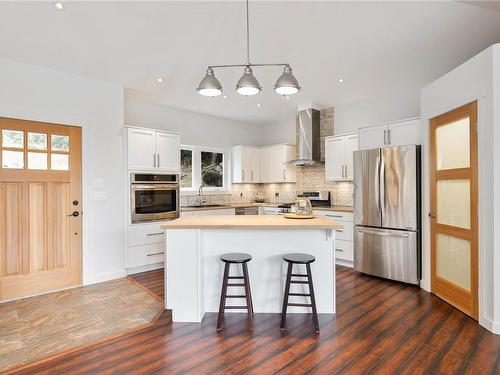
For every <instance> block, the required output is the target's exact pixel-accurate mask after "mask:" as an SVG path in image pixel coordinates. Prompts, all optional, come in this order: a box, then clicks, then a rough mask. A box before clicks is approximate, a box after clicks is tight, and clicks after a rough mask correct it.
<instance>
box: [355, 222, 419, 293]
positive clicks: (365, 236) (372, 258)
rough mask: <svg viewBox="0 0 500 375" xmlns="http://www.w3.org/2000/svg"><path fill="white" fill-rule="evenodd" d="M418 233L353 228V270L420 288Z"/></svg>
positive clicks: (360, 227)
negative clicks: (418, 285)
mask: <svg viewBox="0 0 500 375" xmlns="http://www.w3.org/2000/svg"><path fill="white" fill-rule="evenodd" d="M417 238H418V236H417V232H410V231H399V230H390V229H380V228H369V227H362V226H355V227H354V269H355V270H356V271H359V272H363V273H366V274H369V275H374V276H379V277H384V278H387V279H391V280H398V281H403V282H405V283H410V284H418V256H417V252H418V244H417Z"/></svg>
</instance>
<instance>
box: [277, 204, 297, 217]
mask: <svg viewBox="0 0 500 375" xmlns="http://www.w3.org/2000/svg"><path fill="white" fill-rule="evenodd" d="M293 204H294V203H281V204H279V205H278V215H283V214H289V213H290V212H292V205H293Z"/></svg>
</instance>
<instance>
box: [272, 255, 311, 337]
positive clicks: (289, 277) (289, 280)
mask: <svg viewBox="0 0 500 375" xmlns="http://www.w3.org/2000/svg"><path fill="white" fill-rule="evenodd" d="M292 268H293V263H291V262H288V271H287V274H286V284H285V295H284V297H283V309H282V312H281V325H280V329H281V330H284V329H285V323H286V311H287V307H288V306H298V307H311V308H312V318H313V323H314V329H315V330H316V332H317V333H319V322H318V311H317V309H316V298H315V296H314V287H313V281H312V273H311V265H310V264H309V263H307V264H306V274H294V273H292ZM292 277H301V278H302V277H306V278H307V281H303V280H292ZM290 284H307V285H308V287H309V294H307V293H290ZM290 296H300V297H310V298H311V303H310V304H309V303H292V302H289V298H290Z"/></svg>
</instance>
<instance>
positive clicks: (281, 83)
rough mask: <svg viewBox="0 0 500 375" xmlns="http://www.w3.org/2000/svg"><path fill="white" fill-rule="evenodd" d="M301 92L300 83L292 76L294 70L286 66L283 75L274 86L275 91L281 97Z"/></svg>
mask: <svg viewBox="0 0 500 375" xmlns="http://www.w3.org/2000/svg"><path fill="white" fill-rule="evenodd" d="M299 90H300V86H299V82H298V81H297V78H295V76H294V75H293V74H292V68H290V65H286V66H285V68H284V69H283V74H282V75H281V77H279V78H278V80H277V81H276V84H275V85H274V91H275V92H276V93H278V94H280V95H293V94H296V93H298V92H299Z"/></svg>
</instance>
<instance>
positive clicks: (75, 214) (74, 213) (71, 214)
mask: <svg viewBox="0 0 500 375" xmlns="http://www.w3.org/2000/svg"><path fill="white" fill-rule="evenodd" d="M66 216H73V217H78V216H80V213H79V212H78V211H73V212H72V213H70V214H69V215H66Z"/></svg>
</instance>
